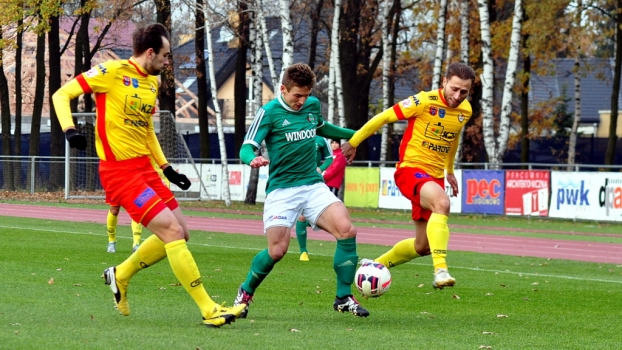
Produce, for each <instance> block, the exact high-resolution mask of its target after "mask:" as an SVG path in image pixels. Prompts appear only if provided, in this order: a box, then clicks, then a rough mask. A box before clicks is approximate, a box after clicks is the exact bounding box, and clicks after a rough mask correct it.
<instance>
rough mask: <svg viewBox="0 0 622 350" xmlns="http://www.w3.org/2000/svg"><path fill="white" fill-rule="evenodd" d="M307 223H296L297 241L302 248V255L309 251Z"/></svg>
mask: <svg viewBox="0 0 622 350" xmlns="http://www.w3.org/2000/svg"><path fill="white" fill-rule="evenodd" d="M307 224H308V223H307V221H306V220H305V221H296V239H298V245H299V246H300V254H302V253H303V252H308V251H307Z"/></svg>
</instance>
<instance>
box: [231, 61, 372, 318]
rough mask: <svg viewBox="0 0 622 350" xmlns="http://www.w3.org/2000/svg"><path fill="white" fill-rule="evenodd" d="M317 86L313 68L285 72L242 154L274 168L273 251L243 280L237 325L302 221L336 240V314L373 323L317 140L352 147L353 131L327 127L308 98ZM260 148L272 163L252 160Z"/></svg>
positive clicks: (269, 208)
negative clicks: (356, 284)
mask: <svg viewBox="0 0 622 350" xmlns="http://www.w3.org/2000/svg"><path fill="white" fill-rule="evenodd" d="M314 85H315V74H314V73H313V71H312V70H311V68H310V67H309V66H308V65H306V64H302V63H296V64H294V65H292V66H290V67H288V68H287V69H286V70H285V73H284V75H283V81H282V84H281V88H280V91H281V94H280V95H279V96H278V97H277V98H275V99H274V100H272V101H270V102H268V103H267V104H265V105H264V106H263V107H261V108H260V109H259V110H258V111H257V115H256V116H255V119H254V120H253V123H252V124H251V126H250V128H249V129H248V132H247V134H246V137H245V138H244V144H243V145H242V148H241V149H240V159H242V161H243V162H244V163H245V164H248V165H250V166H251V167H253V168H258V167H262V166H267V165H269V167H270V175H269V177H268V183H267V187H266V194H267V196H266V200H265V203H264V214H263V221H264V232H265V234H266V237H267V238H268V248H267V249H265V250H263V251H261V252H259V253H258V254H257V255H255V257H254V258H253V261H252V263H251V267H250V271H249V272H248V275H247V277H246V280H245V281H244V282H243V283H242V285H240V288H239V289H238V295H237V297H236V298H235V301H234V307H235V306H238V305H246V309H245V310H244V312H243V313H242V314H241V315H240V317H246V315H247V313H248V304H249V303H250V302H251V300H252V298H253V295H254V294H255V290H256V289H257V288H258V287H259V285H260V284H261V282H262V281H263V280H264V279H265V278H266V277H267V276H268V274H269V273H270V271H272V268H274V265H275V264H276V263H277V262H279V260H281V259H282V258H283V256H284V255H285V253H286V252H287V249H288V247H289V241H290V238H289V236H290V229H291V227H292V226H293V225H294V224H295V223H296V220H297V219H298V217H299V216H300V215H301V214H302V215H303V216H304V217H305V218H306V219H307V220H308V221H309V223H310V224H311V226H312V227H313V228H314V229H323V230H325V231H327V232H329V233H330V234H332V235H333V236H334V237H335V238H336V239H337V249H336V250H335V257H334V259H333V268H334V270H335V273H336V274H337V292H336V298H335V302H334V303H333V308H334V309H335V310H336V311H339V312H349V313H352V314H353V315H356V316H362V317H367V316H369V312H368V311H367V310H366V309H365V308H363V307H362V306H361V305H360V304H359V303H358V301H357V300H356V299H354V297H353V296H352V282H353V281H354V274H355V273H356V269H357V261H358V255H357V254H356V229H355V228H354V226H353V225H352V222H351V221H350V214H349V213H348V210H347V209H346V207H345V206H344V205H343V202H341V201H340V200H339V198H337V197H335V195H333V194H332V193H331V192H330V190H329V189H328V187H327V186H326V185H325V184H324V183H323V179H322V175H321V174H320V173H318V172H317V163H316V159H317V157H316V154H315V152H316V149H315V136H316V134H317V135H320V136H323V137H326V138H331V139H349V138H350V137H351V136H352V135H353V134H354V131H353V130H349V129H344V128H340V127H337V126H335V125H332V124H330V123H327V122H325V121H324V118H323V117H322V114H321V106H320V101H319V100H318V99H317V98H315V97H313V96H311V89H312V88H313V87H314ZM262 141H265V142H266V146H267V148H268V154H270V160H269V161H268V160H267V159H265V158H264V157H262V156H255V150H256V149H258V148H259V147H260V145H261V142H262Z"/></svg>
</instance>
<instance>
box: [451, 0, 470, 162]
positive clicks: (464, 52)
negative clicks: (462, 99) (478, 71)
mask: <svg viewBox="0 0 622 350" xmlns="http://www.w3.org/2000/svg"><path fill="white" fill-rule="evenodd" d="M460 62H462V63H464V64H469V0H460ZM463 139H464V128H462V129H460V139H459V140H458V150H457V151H456V157H455V158H454V164H456V165H458V166H459V164H460V161H461V160H462V143H463Z"/></svg>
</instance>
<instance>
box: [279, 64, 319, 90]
mask: <svg viewBox="0 0 622 350" xmlns="http://www.w3.org/2000/svg"><path fill="white" fill-rule="evenodd" d="M282 84H283V85H285V88H287V91H289V90H291V89H292V88H293V87H294V86H298V87H308V88H309V89H313V87H314V86H315V73H313V70H312V69H311V67H309V66H308V65H306V64H304V63H295V64H292V65H291V66H289V67H287V69H285V73H284V74H283V82H282Z"/></svg>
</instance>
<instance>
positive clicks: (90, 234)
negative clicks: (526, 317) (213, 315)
mask: <svg viewBox="0 0 622 350" xmlns="http://www.w3.org/2000/svg"><path fill="white" fill-rule="evenodd" d="M0 228H8V229H22V230H32V231H44V232H53V233H68V234H77V235H87V236H102V237H108V235H107V234H103V233H93V232H74V231H59V230H49V229H40V228H27V227H15V226H3V225H0ZM205 232H209V231H205ZM117 238H121V239H127V240H130V239H132V238H131V237H124V236H122V237H117ZM187 244H188V245H196V246H203V247H214V248H226V249H239V250H253V251H262V250H264V249H265V248H264V247H262V248H249V247H239V246H229V245H216V244H207V243H194V242H188V243H187ZM287 252H288V253H293V254H294V253H298V252H297V251H291V250H288V251H287ZM313 255H315V256H324V257H329V258H330V257H332V255H328V254H316V253H313V254H312V256H313ZM407 264H411V265H417V266H429V265H430V264H422V263H415V262H412V261H411V262H408V263H407ZM451 268H452V269H462V270H469V271H481V272H491V273H505V274H510V275H525V276H533V277H548V278H561V279H567V280H576V281H589V282H603V283H617V284H622V280H617V281H616V280H604V279H600V278H581V277H575V276H564V275H548V274H539V273H531V272H518V271H508V270H490V269H481V268H478V267H465V266H456V265H452V267H451Z"/></svg>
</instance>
